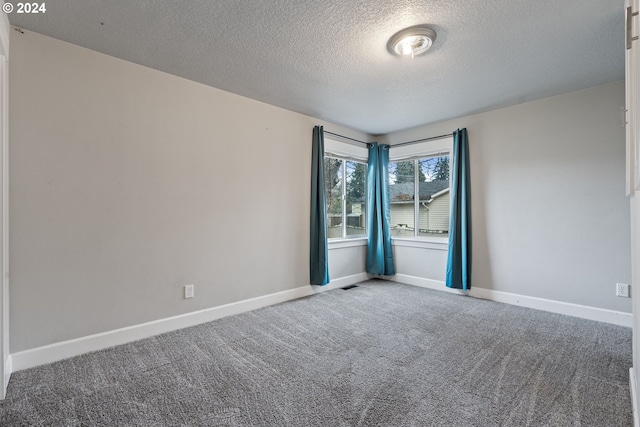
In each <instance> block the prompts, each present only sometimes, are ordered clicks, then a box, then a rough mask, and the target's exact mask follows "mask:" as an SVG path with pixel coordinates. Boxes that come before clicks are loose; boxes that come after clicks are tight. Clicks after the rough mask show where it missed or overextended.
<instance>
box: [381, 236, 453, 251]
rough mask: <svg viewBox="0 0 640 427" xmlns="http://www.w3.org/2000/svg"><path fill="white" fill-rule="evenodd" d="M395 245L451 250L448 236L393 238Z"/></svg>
mask: <svg viewBox="0 0 640 427" xmlns="http://www.w3.org/2000/svg"><path fill="white" fill-rule="evenodd" d="M391 243H392V244H393V246H403V247H407V248H420V249H436V250H440V251H446V250H449V238H447V237H422V238H413V239H411V238H402V237H393V238H391Z"/></svg>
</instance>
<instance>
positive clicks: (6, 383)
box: [0, 355, 12, 400]
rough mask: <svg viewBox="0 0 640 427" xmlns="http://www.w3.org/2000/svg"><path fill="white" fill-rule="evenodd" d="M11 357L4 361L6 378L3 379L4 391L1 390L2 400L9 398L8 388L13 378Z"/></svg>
mask: <svg viewBox="0 0 640 427" xmlns="http://www.w3.org/2000/svg"><path fill="white" fill-rule="evenodd" d="M11 372H12V371H11V355H9V356H7V360H5V361H4V372H3V373H4V378H3V379H2V389H1V390H0V400H2V399H4V398H5V397H6V396H7V387H8V386H9V379H10V378H11Z"/></svg>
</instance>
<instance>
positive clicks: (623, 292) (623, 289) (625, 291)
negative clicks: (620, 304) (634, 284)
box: [616, 283, 629, 298]
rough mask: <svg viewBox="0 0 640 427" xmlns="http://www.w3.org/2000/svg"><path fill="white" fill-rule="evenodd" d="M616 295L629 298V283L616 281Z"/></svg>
mask: <svg viewBox="0 0 640 427" xmlns="http://www.w3.org/2000/svg"><path fill="white" fill-rule="evenodd" d="M616 296H617V297H624V298H629V285H627V284H626V283H616Z"/></svg>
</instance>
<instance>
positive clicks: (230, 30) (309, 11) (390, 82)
mask: <svg viewBox="0 0 640 427" xmlns="http://www.w3.org/2000/svg"><path fill="white" fill-rule="evenodd" d="M9 19H10V22H11V23H12V24H13V25H16V26H19V27H22V28H24V29H28V30H32V31H36V32H39V33H42V34H45V35H48V36H51V37H54V38H57V39H61V40H65V41H68V42H70V43H74V44H77V45H80V46H84V47H87V48H90V49H94V50H97V51H99V52H103V53H106V54H109V55H112V56H115V57H118V58H122V59H125V60H128V61H132V62H135V63H138V64H142V65H145V66H148V67H151V68H155V69H158V70H161V71H165V72H168V73H171V74H175V75H178V76H182V77H185V78H187V79H191V80H195V81H197V82H201V83H204V84H207V85H210V86H214V87H216V88H220V89H223V90H227V91H230V92H233V93H236V94H240V95H244V96H247V97H249V98H253V99H257V100H260V101H263V102H267V103H269V104H273V105H277V106H280V107H284V108H287V109H290V110H294V111H298V112H301V113H304V114H308V115H311V116H314V117H317V118H320V119H324V120H328V121H331V122H335V123H338V124H343V125H346V126H348V127H351V128H354V129H358V130H363V131H365V132H367V133H371V134H383V133H389V132H392V131H395V130H399V129H404V128H408V127H413V126H417V125H421V124H426V123H432V122H436V121H440V120H444V119H449V118H453V117H458V116H462V115H467V114H470V113H476V112H480V111H486V110H490V109H494V108H499V107H503V106H508V105H512V104H516V103H520V102H523V101H528V100H533V99H538V98H543V97H546V96H551V95H555V94H559V93H563V92H568V91H573V90H578V89H582V88H586V87H590V86H595V85H599V84H604V83H609V82H613V81H616V80H621V79H623V78H624V46H623V44H624V1H623V0H396V1H388V0H352V1H344V0H324V1H318V0H256V1H248V0H219V1H196V0H189V1H186V0H185V1H180V0H172V1H168V0H157V1H153V0H55V1H50V2H47V11H46V13H45V14H40V15H26V14H25V15H17V14H15V13H13V14H11V15H10V17H9ZM416 24H430V25H431V26H432V28H433V29H434V30H435V31H436V32H437V40H436V42H435V44H434V46H433V47H432V49H431V50H430V51H429V52H428V53H427V54H426V55H425V56H422V57H418V58H415V59H413V60H411V59H408V58H397V57H394V56H392V55H390V54H389V53H388V52H387V49H386V44H387V40H388V39H389V37H391V36H392V35H393V34H394V33H395V32H397V31H398V30H400V29H402V28H405V27H408V26H411V25H416Z"/></svg>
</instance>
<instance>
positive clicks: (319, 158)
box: [309, 126, 329, 286]
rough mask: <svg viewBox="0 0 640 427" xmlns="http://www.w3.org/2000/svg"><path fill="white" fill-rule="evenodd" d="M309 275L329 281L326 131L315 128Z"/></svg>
mask: <svg viewBox="0 0 640 427" xmlns="http://www.w3.org/2000/svg"><path fill="white" fill-rule="evenodd" d="M309 273H310V274H309V275H310V283H311V284H312V285H321V286H324V285H326V284H327V283H329V247H328V243H327V193H326V189H325V180H324V131H323V129H322V126H316V127H314V128H313V142H312V147H311V247H310V251H309Z"/></svg>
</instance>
